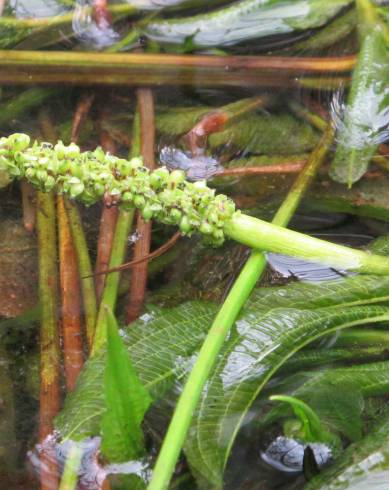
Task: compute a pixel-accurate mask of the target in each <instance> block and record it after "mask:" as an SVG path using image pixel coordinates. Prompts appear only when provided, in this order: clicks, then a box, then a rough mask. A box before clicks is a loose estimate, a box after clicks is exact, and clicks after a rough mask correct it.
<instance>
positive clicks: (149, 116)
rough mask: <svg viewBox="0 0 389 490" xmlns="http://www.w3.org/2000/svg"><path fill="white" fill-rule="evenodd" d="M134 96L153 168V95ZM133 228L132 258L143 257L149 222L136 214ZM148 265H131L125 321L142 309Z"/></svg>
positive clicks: (146, 159)
mask: <svg viewBox="0 0 389 490" xmlns="http://www.w3.org/2000/svg"><path fill="white" fill-rule="evenodd" d="M137 98H138V107H139V117H140V140H141V154H142V156H143V160H144V163H145V165H146V166H147V167H148V168H150V169H153V168H154V167H155V157H154V147H155V115H154V97H153V93H152V91H151V90H150V89H145V88H140V89H138V90H137ZM136 229H137V232H138V233H139V235H140V239H139V240H138V241H137V242H136V243H135V247H134V260H138V259H140V258H143V257H145V256H147V255H149V253H150V242H151V222H148V223H145V221H144V220H143V219H142V217H141V216H140V215H139V214H138V218H137V225H136ZM147 266H148V262H147V261H144V262H141V263H138V264H137V265H135V266H134V267H133V270H132V277H131V285H130V291H129V297H128V303H127V312H126V319H127V323H131V322H132V321H134V320H136V319H137V318H138V316H139V314H140V312H141V310H142V307H143V303H144V300H145V295H146V287H147Z"/></svg>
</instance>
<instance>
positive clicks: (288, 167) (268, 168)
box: [212, 160, 306, 177]
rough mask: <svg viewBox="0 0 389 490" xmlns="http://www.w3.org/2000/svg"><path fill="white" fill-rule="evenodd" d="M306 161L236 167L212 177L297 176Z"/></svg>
mask: <svg viewBox="0 0 389 490" xmlns="http://www.w3.org/2000/svg"><path fill="white" fill-rule="evenodd" d="M305 164H306V161H305V160H301V161H297V162H293V163H280V164H275V165H262V166H259V167H236V168H226V169H224V170H221V171H220V172H217V173H215V174H213V175H212V177H230V176H236V177H247V176H249V175H263V174H295V173H298V172H300V171H301V170H302V169H303V168H304V165H305Z"/></svg>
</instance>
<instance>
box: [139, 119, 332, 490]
mask: <svg viewBox="0 0 389 490" xmlns="http://www.w3.org/2000/svg"><path fill="white" fill-rule="evenodd" d="M332 138H333V131H332V129H331V128H330V129H328V130H327V131H326V133H325V135H324V136H323V138H322V140H321V141H320V144H319V145H318V147H317V148H316V150H315V151H314V152H313V153H312V155H311V156H310V158H309V160H308V162H307V165H306V167H305V168H304V170H303V171H302V172H301V174H300V175H299V177H298V178H297V180H296V182H295V184H294V185H293V187H292V188H291V190H290V192H289V194H288V196H287V197H286V199H285V201H284V203H283V204H282V205H281V207H280V209H279V210H278V212H277V213H276V215H275V217H274V219H273V223H276V224H277V225H281V226H286V225H287V224H288V223H289V221H290V219H291V218H292V216H293V214H294V212H295V210H296V208H297V206H298V204H299V203H300V201H301V198H302V197H303V195H304V193H305V191H306V190H307V188H308V186H309V184H310V183H311V181H312V179H313V177H314V176H315V173H316V172H317V169H318V168H319V166H320V164H321V163H322V162H323V160H324V157H325V155H326V153H327V151H328V147H329V145H330V143H331V141H332ZM253 219H255V218H253ZM270 226H272V225H270ZM254 248H255V247H254ZM265 266H266V258H265V256H264V254H263V253H262V252H260V251H257V250H254V251H253V252H252V253H251V256H250V258H249V259H248V261H247V262H246V264H245V265H244V267H243V269H242V271H241V273H240V274H239V276H238V278H237V280H236V281H235V283H234V285H233V286H232V288H231V290H230V292H229V294H228V296H227V298H226V300H225V302H224V303H223V305H222V307H221V308H220V310H219V313H218V314H217V316H216V318H215V320H214V322H213V324H212V326H211V329H210V331H209V333H208V335H207V337H206V339H205V341H204V343H203V345H202V347H201V349H200V352H199V356H198V358H197V361H196V363H195V365H194V367H193V369H192V371H191V373H190V375H189V377H188V380H187V382H186V384H185V386H184V390H183V392H182V394H181V396H180V398H179V400H178V403H177V406H176V409H175V412H174V415H173V418H172V420H171V423H170V426H169V429H168V431H167V434H166V436H165V439H164V442H163V445H162V448H161V451H160V454H159V456H158V460H157V463H156V466H155V469H154V472H153V478H152V480H151V482H150V485H149V487H148V490H164V489H166V488H168V486H169V481H170V478H171V475H172V473H173V471H174V467H175V465H176V462H177V459H178V457H179V454H180V451H181V448H182V446H183V444H184V441H185V437H186V434H187V432H188V429H189V425H190V422H191V419H192V416H193V413H194V411H195V409H196V406H197V404H198V401H199V399H200V396H201V392H202V390H203V388H204V385H205V383H206V381H207V379H208V377H209V374H210V373H211V371H212V368H213V366H214V364H215V362H216V359H217V356H218V354H219V352H220V349H221V347H222V345H223V343H224V340H225V338H226V336H227V334H228V332H229V331H230V329H231V327H232V325H233V324H234V322H235V319H236V317H237V316H238V314H239V312H240V310H241V308H242V307H243V305H244V304H245V302H246V300H247V299H248V297H249V296H250V293H251V291H252V290H253V288H254V287H255V285H256V283H257V282H258V280H259V278H260V277H261V275H262V273H263V271H264V269H265Z"/></svg>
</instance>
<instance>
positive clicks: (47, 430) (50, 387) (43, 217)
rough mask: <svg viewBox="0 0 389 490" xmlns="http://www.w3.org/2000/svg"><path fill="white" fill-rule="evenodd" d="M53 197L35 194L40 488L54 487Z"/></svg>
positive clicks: (57, 405)
mask: <svg viewBox="0 0 389 490" xmlns="http://www.w3.org/2000/svg"><path fill="white" fill-rule="evenodd" d="M55 215H56V211H55V198H54V194H53V193H43V192H38V193H37V232H38V251H39V252H38V253H39V298H40V303H41V330H40V359H41V360H40V373H41V381H40V383H41V384H40V412H39V417H40V420H39V439H40V442H41V444H42V447H43V450H42V452H41V457H40V463H41V466H40V482H41V490H53V489H55V488H57V486H58V468H57V460H56V454H55V448H54V446H53V445H52V444H51V443H50V440H49V438H50V436H51V434H52V431H53V419H54V417H55V415H56V414H57V413H58V411H59V408H60V366H61V356H60V346H59V334H58V318H57V307H58V271H57V246H56V245H57V244H56V219H55Z"/></svg>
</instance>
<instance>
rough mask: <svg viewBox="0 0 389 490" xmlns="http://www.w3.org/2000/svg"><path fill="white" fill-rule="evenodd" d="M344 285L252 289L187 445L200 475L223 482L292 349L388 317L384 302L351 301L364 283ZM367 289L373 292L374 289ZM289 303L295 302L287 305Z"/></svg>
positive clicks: (205, 392)
mask: <svg viewBox="0 0 389 490" xmlns="http://www.w3.org/2000/svg"><path fill="white" fill-rule="evenodd" d="M346 285H350V282H348V281H344V282H342V283H341V285H339V284H336V283H332V284H331V283H329V284H328V283H327V284H325V285H321V286H315V287H311V290H310V291H309V288H304V287H301V286H302V285H298V286H297V287H295V288H293V287H289V288H288V289H285V288H280V289H278V291H277V289H276V290H273V291H271V289H268V290H267V291H266V290H259V292H257V293H256V294H254V296H253V298H252V301H251V305H250V306H249V308H247V309H246V310H245V313H244V315H243V316H242V317H241V319H240V320H238V322H237V324H236V330H235V332H234V333H233V334H232V335H231V338H230V340H229V341H228V343H227V344H226V346H225V348H224V350H223V352H222V354H221V356H220V359H219V361H218V364H217V366H216V369H215V370H214V372H213V374H212V375H211V377H210V378H209V380H208V383H207V388H206V390H205V391H204V392H203V395H202V398H201V401H200V405H199V409H198V412H197V413H196V414H195V417H194V419H193V421H192V426H191V429H190V431H189V437H188V439H187V442H186V445H185V450H186V455H187V457H188V460H189V463H190V465H191V467H192V468H193V469H194V471H195V472H196V473H197V474H199V475H201V477H202V479H205V480H207V481H208V482H209V483H210V484H212V485H215V486H218V485H219V486H220V484H221V482H222V477H223V471H224V468H225V465H226V463H227V460H228V456H229V454H230V451H231V448H232V445H233V442H234V439H235V436H236V434H237V432H238V430H239V427H240V425H241V423H242V422H243V420H244V418H245V416H246V414H247V412H248V410H249V408H250V406H251V404H252V403H253V401H254V400H255V398H256V397H257V396H258V394H259V393H260V391H261V389H262V388H263V386H264V385H265V384H266V382H267V381H268V380H269V378H270V377H271V375H272V374H274V372H276V370H277V369H278V368H279V367H280V366H281V365H282V364H283V363H285V361H286V360H287V359H288V358H289V357H290V356H291V355H292V354H293V353H294V352H296V351H297V350H298V349H300V348H301V347H303V346H304V345H306V344H308V343H309V342H311V341H312V340H314V339H316V338H318V337H320V336H322V335H325V334H326V333H329V332H331V331H333V330H335V329H338V328H345V327H348V326H352V325H357V324H364V323H368V322H377V321H382V320H384V319H386V318H389V316H388V315H389V310H388V309H387V308H384V307H378V306H351V304H352V303H353V296H354V295H355V296H354V299H355V300H356V301H355V303H358V302H361V303H362V301H361V297H360V300H359V301H358V300H357V298H356V296H357V295H358V293H357V291H359V293H361V292H362V291H361V289H360V287H363V285H362V283H361V282H360V283H359V287H357V288H356V289H354V291H351V290H348V291H345V290H344V289H343V288H344V287H347V286H346ZM354 286H356V283H354ZM289 291H291V293H290V296H289ZM367 291H370V293H369V294H370V297H371V291H372V290H371V289H367ZM302 292H304V293H305V294H304V296H300V294H301V293H302ZM342 292H344V293H345V294H344V296H345V297H342ZM347 297H348V299H349V300H351V301H350V303H349V304H347V303H346V301H347V300H346V298H347ZM374 300H375V301H376V300H377V298H375V299H372V298H371V299H370V300H369V299H368V298H366V301H367V302H369V301H374ZM253 303H254V304H253ZM299 303H300V308H301V309H299ZM288 304H289V305H290V304H294V306H295V307H294V308H290V307H289V308H288V307H287V305H288ZM336 304H337V305H338V306H339V307H336Z"/></svg>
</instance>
